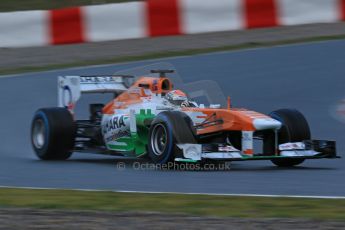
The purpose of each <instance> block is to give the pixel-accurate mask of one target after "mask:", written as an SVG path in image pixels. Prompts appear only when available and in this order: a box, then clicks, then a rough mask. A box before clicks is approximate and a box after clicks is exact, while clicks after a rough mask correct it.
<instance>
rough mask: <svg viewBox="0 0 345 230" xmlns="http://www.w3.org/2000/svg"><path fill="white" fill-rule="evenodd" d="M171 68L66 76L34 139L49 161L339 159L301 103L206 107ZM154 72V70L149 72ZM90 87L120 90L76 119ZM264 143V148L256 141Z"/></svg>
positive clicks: (40, 116)
mask: <svg viewBox="0 0 345 230" xmlns="http://www.w3.org/2000/svg"><path fill="white" fill-rule="evenodd" d="M172 73H173V71H172V70H151V76H147V75H146V76H142V77H139V78H138V79H137V80H134V79H135V78H134V77H132V76H127V75H109V76H108V75H97V76H64V77H59V79H58V98H59V105H58V107H56V108H43V109H39V110H38V111H37V112H36V113H35V115H34V118H33V122H32V128H31V134H32V135H31V137H32V138H31V139H32V145H33V148H34V151H35V152H36V154H37V156H38V157H39V158H40V159H43V160H56V159H59V160H60V159H67V158H69V157H70V156H71V154H72V153H73V152H93V153H101V154H110V155H123V156H128V157H138V158H140V157H148V158H149V159H150V160H151V161H152V162H154V163H156V164H165V163H168V162H204V161H208V160H218V161H244V160H271V161H272V162H273V163H274V164H275V165H277V166H294V165H298V164H301V163H302V162H303V161H304V160H305V159H319V158H336V157H337V156H336V148H335V142H334V141H327V140H311V135H310V130H309V126H308V123H307V121H306V119H305V117H304V116H303V115H302V114H301V113H300V112H299V111H297V110H294V109H280V110H276V111H274V112H272V113H270V114H269V115H264V114H262V113H258V112H255V111H250V110H246V109H236V108H232V106H231V105H230V100H229V101H228V104H227V106H225V107H223V108H221V106H220V105H217V104H211V105H209V106H205V105H204V104H198V103H197V102H196V101H194V100H192V99H190V98H189V97H188V96H187V94H186V93H185V92H183V91H181V90H178V89H174V88H173V82H172V81H171V79H170V78H169V76H167V75H169V74H172ZM147 74H148V75H150V73H147ZM83 93H113V94H114V95H115V97H114V98H113V99H112V100H111V101H110V102H109V103H108V104H105V105H104V104H91V105H90V117H89V119H88V120H77V119H75V117H76V116H75V105H76V103H77V101H78V100H79V98H80V97H81V95H82V94H83ZM254 139H256V140H261V141H262V151H256V150H255V148H254V147H253V143H254Z"/></svg>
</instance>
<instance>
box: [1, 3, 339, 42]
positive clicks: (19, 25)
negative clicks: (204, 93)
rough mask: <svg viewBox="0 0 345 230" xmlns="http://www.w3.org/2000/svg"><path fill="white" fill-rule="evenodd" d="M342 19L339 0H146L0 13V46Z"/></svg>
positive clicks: (327, 21)
mask: <svg viewBox="0 0 345 230" xmlns="http://www.w3.org/2000/svg"><path fill="white" fill-rule="evenodd" d="M344 20H345V0H212V1H201V0H147V1H140V2H128V3H119V4H106V5H95V6H83V7H74V8H66V9H57V10H48V11H43V10H36V11H19V12H9V13H0V31H1V32H0V47H25V46H46V45H58V44H70V43H83V42H99V41H110V40H119V39H134V38H147V37H156V36H166V35H183V34H195V33H207V32H216V31H230V30H245V29H251V28H264V27H275V26H288V25H301V24H309V23H332V22H340V21H344Z"/></svg>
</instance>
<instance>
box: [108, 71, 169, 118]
mask: <svg viewBox="0 0 345 230" xmlns="http://www.w3.org/2000/svg"><path fill="white" fill-rule="evenodd" d="M145 89H147V90H150V91H151V92H152V93H154V94H162V93H167V92H169V91H171V90H172V83H171V82H170V80H169V79H168V78H154V77H141V78H139V80H137V81H136V82H135V83H134V85H133V86H131V87H130V88H129V89H128V90H127V91H125V92H123V93H122V94H120V95H119V96H118V97H116V98H115V99H114V100H112V101H111V102H109V103H108V104H107V105H106V106H105V107H104V108H103V114H113V113H114V111H115V110H116V109H124V108H127V107H128V106H129V105H131V104H137V103H140V102H142V99H141V98H142V97H149V95H147V94H146V93H145Z"/></svg>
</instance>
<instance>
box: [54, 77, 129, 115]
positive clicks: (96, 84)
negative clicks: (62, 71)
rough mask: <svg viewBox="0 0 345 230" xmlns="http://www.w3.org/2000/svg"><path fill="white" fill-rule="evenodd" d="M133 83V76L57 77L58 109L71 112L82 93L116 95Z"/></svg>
mask: <svg viewBox="0 0 345 230" xmlns="http://www.w3.org/2000/svg"><path fill="white" fill-rule="evenodd" d="M133 83H134V77H133V76H127V75H90V76H60V77H58V107H64V108H67V109H69V110H70V111H71V112H73V109H74V108H75V105H76V103H77V101H78V100H79V99H80V97H81V95H82V94H83V93H113V94H114V95H118V94H120V93H122V92H124V91H126V90H127V89H128V88H129V87H130V86H131V85H132V84H133Z"/></svg>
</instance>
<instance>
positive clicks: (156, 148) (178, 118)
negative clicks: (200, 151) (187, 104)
mask: <svg viewBox="0 0 345 230" xmlns="http://www.w3.org/2000/svg"><path fill="white" fill-rule="evenodd" d="M192 130H193V127H192V121H191V119H190V118H189V117H188V116H187V115H186V114H184V113H182V112H179V111H165V112H161V113H159V114H158V115H157V117H156V118H155V119H154V120H153V121H152V124H151V127H150V131H149V142H148V155H149V157H150V159H151V160H152V161H153V162H154V163H157V164H166V163H168V162H173V161H174V159H175V158H176V157H183V156H182V152H181V150H179V148H178V147H177V146H176V144H178V143H191V144H193V143H196V140H195V137H194V134H193V131H192Z"/></svg>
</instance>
